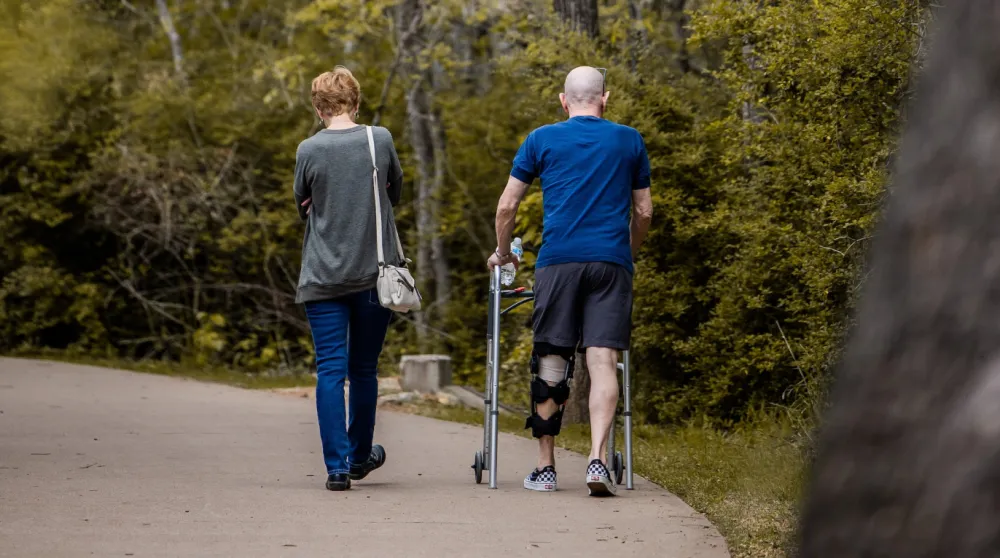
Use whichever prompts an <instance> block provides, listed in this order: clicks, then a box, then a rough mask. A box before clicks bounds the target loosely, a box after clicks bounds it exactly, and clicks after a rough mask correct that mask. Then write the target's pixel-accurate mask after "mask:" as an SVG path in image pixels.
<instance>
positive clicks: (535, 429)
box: [524, 343, 575, 438]
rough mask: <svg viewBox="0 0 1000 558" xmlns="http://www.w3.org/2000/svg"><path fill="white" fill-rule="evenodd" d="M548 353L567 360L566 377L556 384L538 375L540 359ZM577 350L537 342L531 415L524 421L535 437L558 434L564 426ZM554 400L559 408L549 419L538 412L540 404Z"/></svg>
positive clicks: (533, 352)
mask: <svg viewBox="0 0 1000 558" xmlns="http://www.w3.org/2000/svg"><path fill="white" fill-rule="evenodd" d="M548 355H559V356H561V357H563V358H564V359H565V360H566V378H565V379H563V381H561V382H559V383H558V384H556V385H554V386H550V385H549V384H548V382H546V381H544V380H542V379H541V378H539V377H538V359H539V357H543V356H548ZM574 357H575V352H574V351H573V349H566V348H562V347H553V346H552V345H549V344H547V343H536V344H535V350H534V351H532V353H531V416H529V417H528V420H527V421H525V423H524V428H525V429H528V428H530V429H531V435H532V436H534V437H535V438H541V437H542V436H558V435H559V430H560V429H561V428H562V419H563V409H565V406H566V405H565V404H566V400H567V399H569V390H570V384H571V383H572V380H573V364H574ZM550 399H551V400H552V401H553V402H555V404H556V405H559V409H557V410H556V412H555V413H553V415H552V416H550V417H549V418H547V419H543V418H542V417H541V415H539V414H538V404H539V403H545V402H546V401H548V400H550Z"/></svg>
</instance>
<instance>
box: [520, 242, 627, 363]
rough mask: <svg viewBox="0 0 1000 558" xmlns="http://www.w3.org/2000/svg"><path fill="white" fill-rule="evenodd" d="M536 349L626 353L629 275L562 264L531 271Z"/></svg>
mask: <svg viewBox="0 0 1000 558" xmlns="http://www.w3.org/2000/svg"><path fill="white" fill-rule="evenodd" d="M531 320H532V326H533V329H534V332H535V343H548V344H549V345H554V346H556V347H564V348H577V347H579V348H580V349H586V348H588V347H605V348H609V349H618V350H619V351H624V350H627V349H628V347H629V340H630V337H631V333H632V274H631V273H629V271H628V270H627V269H625V268H624V267H622V266H620V265H616V264H611V263H604V262H594V263H565V264H558V265H550V266H546V267H543V268H541V269H538V270H536V271H535V310H534V313H533V314H532V316H531Z"/></svg>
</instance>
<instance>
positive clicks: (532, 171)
mask: <svg viewBox="0 0 1000 558" xmlns="http://www.w3.org/2000/svg"><path fill="white" fill-rule="evenodd" d="M536 153H537V151H536V149H535V134H534V132H532V133H530V134H528V137H526V138H524V143H522V144H521V148H520V149H518V150H517V155H515V156H514V166H513V167H512V168H511V169H510V175H511V176H513V177H514V178H516V179H518V180H520V181H521V182H524V183H525V184H531V183H532V182H534V180H535V178H537V177H538V159H537V156H536Z"/></svg>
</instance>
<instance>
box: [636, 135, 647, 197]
mask: <svg viewBox="0 0 1000 558" xmlns="http://www.w3.org/2000/svg"><path fill="white" fill-rule="evenodd" d="M635 135H636V136H638V141H639V153H638V155H637V156H636V161H635V170H634V171H633V172H634V173H633V176H632V189H633V190H643V189H646V188H649V154H648V153H647V152H646V142H645V140H643V139H642V135H641V134H639V133H638V132H636V134H635Z"/></svg>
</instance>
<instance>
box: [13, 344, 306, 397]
mask: <svg viewBox="0 0 1000 558" xmlns="http://www.w3.org/2000/svg"><path fill="white" fill-rule="evenodd" d="M6 356H9V357H12V358H31V359H39V360H51V361H55V362H66V363H69V364H84V365H88V366H101V367H104V368H117V369H119V370H131V371H133V372H144V373H146V374H159V375H161V376H174V377H178V378H190V379H193V380H199V381H202V382H212V383H216V384H226V385H230V386H236V387H241V388H246V389H275V388H288V387H300V386H313V385H316V379H315V378H314V377H313V376H312V375H311V374H281V375H279V374H269V373H266V372H240V371H237V370H233V369H230V368H224V367H219V366H205V365H201V364H195V363H190V362H171V361H159V360H129V359H123V358H101V357H94V356H88V355H82V354H76V353H71V352H66V351H32V352H26V353H16V354H9V355H6Z"/></svg>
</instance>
